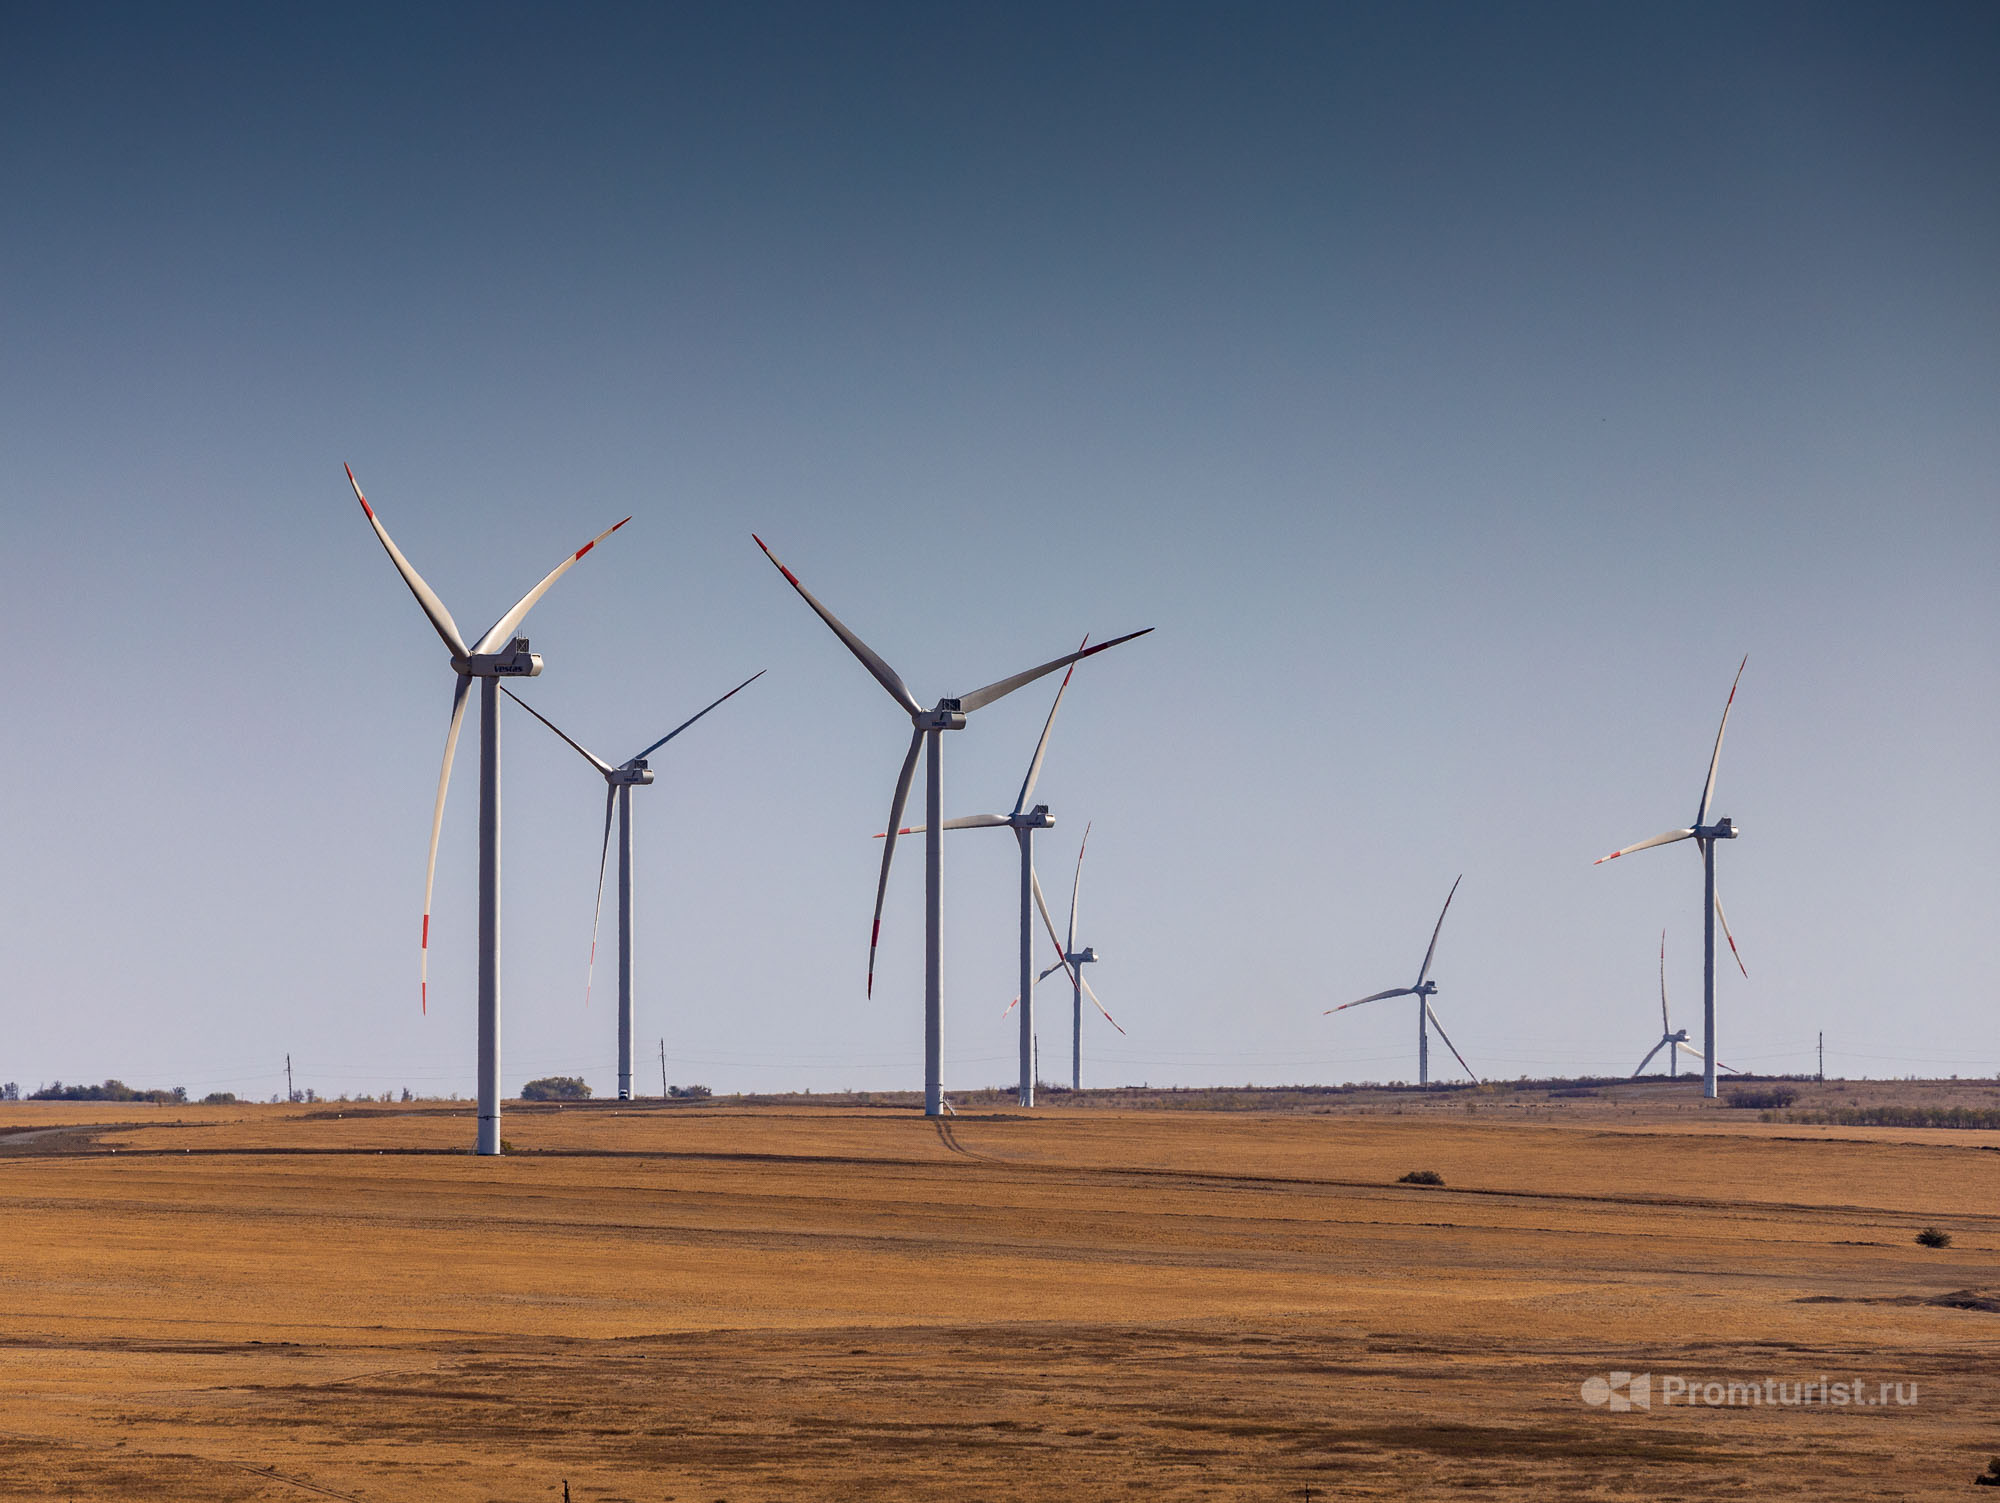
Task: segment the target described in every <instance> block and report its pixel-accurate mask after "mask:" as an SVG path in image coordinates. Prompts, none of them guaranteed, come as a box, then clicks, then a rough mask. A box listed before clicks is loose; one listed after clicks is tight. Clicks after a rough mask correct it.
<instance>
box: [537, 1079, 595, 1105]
mask: <svg viewBox="0 0 2000 1503" xmlns="http://www.w3.org/2000/svg"><path fill="white" fill-rule="evenodd" d="M521 1099H522V1100H523V1101H588V1100H589V1099H590V1087H589V1086H588V1085H586V1084H584V1082H583V1081H581V1080H579V1079H578V1078H577V1077H576V1076H574V1075H544V1076H543V1077H542V1078H541V1079H540V1080H531V1081H529V1082H528V1083H527V1084H526V1085H524V1086H522V1087H521Z"/></svg>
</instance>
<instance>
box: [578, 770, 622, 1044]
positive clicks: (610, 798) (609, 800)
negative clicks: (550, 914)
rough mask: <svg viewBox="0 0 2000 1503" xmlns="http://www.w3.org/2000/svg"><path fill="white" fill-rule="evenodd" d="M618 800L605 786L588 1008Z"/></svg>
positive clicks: (585, 989)
mask: <svg viewBox="0 0 2000 1503" xmlns="http://www.w3.org/2000/svg"><path fill="white" fill-rule="evenodd" d="M617 799H618V789H617V787H616V786H615V785H609V784H607V785H606V787H605V789H604V844H603V846H602V847H601V848H600V849H599V851H598V853H597V904H596V906H595V907H593V908H592V909H591V910H590V965H589V967H588V968H587V969H586V970H585V971H584V973H583V1005H584V1006H585V1007H588V1006H590V988H591V986H592V985H593V984H594V983H595V981H596V980H597V924H598V920H600V919H601V918H603V916H604V868H605V865H606V863H607V862H608V861H609V860H610V858H611V806H612V805H613V804H614V803H615V802H616V801H617Z"/></svg>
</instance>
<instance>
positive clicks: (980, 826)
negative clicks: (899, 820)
mask: <svg viewBox="0 0 2000 1503" xmlns="http://www.w3.org/2000/svg"><path fill="white" fill-rule="evenodd" d="M1007 822H1008V821H1007V816H1006V815H1004V814H962V815H960V816H959V817H958V818H957V819H948V820H946V821H945V822H944V823H943V824H941V825H939V826H938V828H939V829H940V830H987V829H991V828H993V827H994V826H995V825H1005V824H1006V823H1007ZM929 828H930V826H929V825H904V826H903V828H902V829H900V830H898V831H897V832H896V833H897V834H898V835H921V834H923V833H924V831H925V830H927V829H929ZM886 833H887V832H886V831H883V830H877V831H876V832H875V836H874V838H875V839H877V840H880V839H882V838H883V836H884V835H885V834H886Z"/></svg>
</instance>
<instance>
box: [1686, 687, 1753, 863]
mask: <svg viewBox="0 0 2000 1503" xmlns="http://www.w3.org/2000/svg"><path fill="white" fill-rule="evenodd" d="M1749 666H1750V654H1749V653H1747V652H1746V653H1744V654H1743V661H1742V662H1740V663H1738V664H1737V665H1736V677H1735V678H1733V679H1731V680H1730V681H1729V700H1728V703H1726V704H1724V705H1723V707H1722V724H1721V725H1719V726H1718V727H1716V731H1715V750H1714V751H1712V752H1711V753H1709V757H1708V781H1707V782H1706V783H1704V784H1702V785H1701V808H1700V809H1699V810H1698V811H1697V812H1696V814H1695V817H1694V822H1695V823H1696V824H1698V825H1704V824H1707V823H1708V802H1709V800H1710V799H1712V798H1714V797H1715V765H1716V763H1718V762H1720V761H1721V760H1722V733H1723V732H1724V731H1726V730H1728V729H1729V712H1730V710H1731V709H1733V708H1734V707H1735V705H1736V686H1737V685H1738V684H1740V683H1742V682H1743V670H1744V669H1745V668H1747V667H1749Z"/></svg>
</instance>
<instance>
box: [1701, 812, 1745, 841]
mask: <svg viewBox="0 0 2000 1503" xmlns="http://www.w3.org/2000/svg"><path fill="white" fill-rule="evenodd" d="M1736 835H1737V830H1736V821H1734V820H1733V819H1731V818H1730V817H1729V816H1728V815H1727V814H1724V815H1722V816H1721V817H1719V818H1718V819H1717V820H1716V821H1715V823H1714V824H1712V825H1696V826H1695V827H1694V838H1695V839H1696V840H1734V839H1735V838H1736Z"/></svg>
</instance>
